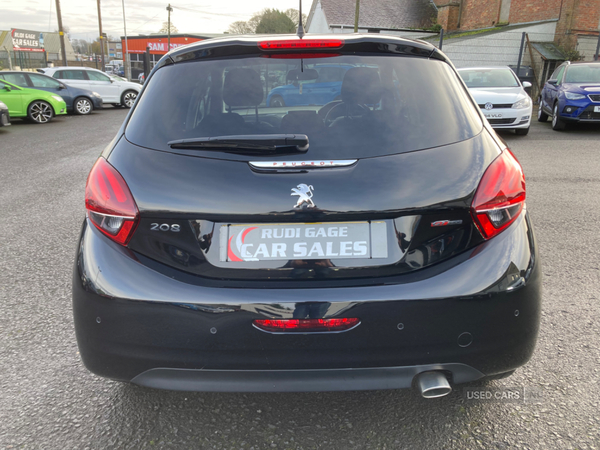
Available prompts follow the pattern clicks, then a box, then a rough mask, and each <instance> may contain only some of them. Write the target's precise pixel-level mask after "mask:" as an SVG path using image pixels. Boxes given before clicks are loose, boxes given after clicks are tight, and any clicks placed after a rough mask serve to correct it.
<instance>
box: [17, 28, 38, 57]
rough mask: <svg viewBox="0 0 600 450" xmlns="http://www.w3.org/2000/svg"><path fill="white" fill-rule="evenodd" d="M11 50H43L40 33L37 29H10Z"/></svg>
mask: <svg viewBox="0 0 600 450" xmlns="http://www.w3.org/2000/svg"><path fill="white" fill-rule="evenodd" d="M11 35H12V41H13V50H15V51H22V52H43V51H44V44H43V41H42V34H41V33H40V32H38V31H28V30H18V29H15V28H13V29H12V30H11Z"/></svg>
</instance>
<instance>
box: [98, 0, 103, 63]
mask: <svg viewBox="0 0 600 450" xmlns="http://www.w3.org/2000/svg"><path fill="white" fill-rule="evenodd" d="M97 3H98V27H99V28H100V55H102V56H101V61H102V66H101V67H100V70H101V71H102V72H104V35H103V34H102V15H101V14H100V0H97Z"/></svg>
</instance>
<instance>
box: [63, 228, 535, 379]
mask: <svg viewBox="0 0 600 450" xmlns="http://www.w3.org/2000/svg"><path fill="white" fill-rule="evenodd" d="M423 270H428V269H423ZM540 300H541V277H540V266H539V262H538V258H537V253H536V250H535V239H534V236H533V232H532V230H531V228H530V225H529V223H528V220H526V218H525V217H524V216H522V217H521V218H519V219H518V220H517V221H516V222H515V224H513V225H512V226H511V227H510V228H509V229H507V230H506V231H505V232H504V233H502V234H501V235H499V236H498V237H496V238H494V239H492V240H491V241H489V242H486V243H484V244H482V245H480V246H479V247H476V248H475V249H472V250H470V255H469V257H468V258H467V259H466V260H465V261H463V262H461V263H460V264H456V265H455V266H454V267H451V268H450V269H448V270H446V271H444V272H442V273H433V271H432V276H431V277H429V278H426V279H422V280H420V281H415V282H411V283H405V284H394V285H385V284H382V285H378V286H365V287H351V288H314V289H313V288H311V289H268V288H265V289H231V288H225V287H223V288H214V287H205V286H201V285H200V284H196V285H192V284H188V283H183V282H180V281H177V280H174V279H172V278H169V277H167V276H164V275H162V274H159V273H157V272H155V271H152V270H151V269H149V268H148V267H146V266H144V265H142V264H141V263H140V262H138V261H137V260H136V256H135V254H134V253H133V252H131V251H130V250H128V249H126V248H122V247H120V246H118V245H117V244H113V243H112V242H110V241H109V240H108V239H107V238H105V237H104V236H102V235H101V234H100V233H99V232H98V231H97V230H95V228H94V227H93V226H91V227H88V226H87V225H86V224H84V227H83V230H82V236H81V241H80V247H79V251H78V255H77V261H76V265H75V271H74V280H73V308H74V316H75V328H76V334H77V340H78V344H79V348H80V352H81V356H82V359H83V362H84V364H85V365H86V367H87V368H88V369H89V370H90V371H92V372H94V373H96V374H98V375H101V376H104V377H108V378H114V379H119V380H124V381H132V382H134V383H136V384H140V385H144V386H149V387H157V388H165V389H181V390H199V391H321V390H354V389H389V388H402V387H409V386H410V384H411V382H412V379H413V377H414V376H415V375H416V374H418V373H420V372H422V371H426V370H444V371H446V372H447V373H448V375H449V377H450V378H451V380H452V381H453V382H454V383H460V382H466V381H472V380H476V379H478V378H481V377H482V376H485V375H493V374H498V373H503V372H507V371H510V370H514V369H516V368H517V367H519V366H521V365H523V364H525V363H526V362H527V361H528V360H529V358H530V357H531V354H532V353H533V349H534V346H535V342H536V338H537V333H538V326H539V316H540V306H541V305H540ZM292 317H296V318H297V317H310V318H317V317H358V318H360V320H361V325H360V326H358V327H356V328H355V329H352V330H350V331H348V332H344V333H337V334H327V333H326V334H313V335H311V334H302V335H289V334H288V335H274V334H269V333H265V332H262V331H259V330H257V329H256V328H254V327H253V326H252V321H253V320H254V319H258V318H292Z"/></svg>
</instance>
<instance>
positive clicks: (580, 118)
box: [538, 61, 600, 130]
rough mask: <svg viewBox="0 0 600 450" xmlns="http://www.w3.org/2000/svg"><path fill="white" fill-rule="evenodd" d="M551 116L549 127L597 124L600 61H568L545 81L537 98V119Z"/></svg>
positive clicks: (542, 119) (599, 114) (544, 120)
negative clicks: (570, 124) (569, 124)
mask: <svg viewBox="0 0 600 450" xmlns="http://www.w3.org/2000/svg"><path fill="white" fill-rule="evenodd" d="M548 117H552V129H554V130H564V129H565V127H566V125H567V124H568V123H576V122H590V123H600V62H570V61H567V62H565V63H563V64H561V65H560V66H558V67H557V68H556V70H555V71H554V73H553V74H552V75H551V76H550V79H548V81H546V84H545V85H544V88H543V89H542V92H541V94H540V98H539V109H538V120H539V121H540V122H546V121H547V120H548Z"/></svg>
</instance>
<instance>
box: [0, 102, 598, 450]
mask: <svg viewBox="0 0 600 450" xmlns="http://www.w3.org/2000/svg"><path fill="white" fill-rule="evenodd" d="M126 113H127V111H126V110H124V109H116V108H112V107H108V108H106V109H104V110H101V111H98V112H95V113H94V114H93V115H92V116H89V117H81V116H68V117H61V118H58V119H56V120H55V121H53V122H52V123H49V124H47V125H34V124H29V123H26V122H21V121H18V120H15V121H14V124H13V126H11V127H8V128H6V129H2V128H0V208H1V209H0V450H2V449H51V450H54V449H57V450H69V449H77V450H80V449H81V450H83V449H155V448H157V449H213V448H214V449H255V450H258V449H271V448H276V449H355V448H356V449H432V450H433V449H436V450H437V449H478V448H481V449H503V450H504V449H578V450H584V449H600V382H599V380H600V301H599V298H600V240H599V234H600V226H599V224H600V127H599V126H596V127H594V126H576V127H572V128H571V129H569V130H568V131H566V132H555V131H552V129H551V127H550V123H545V124H540V123H537V122H534V123H533V124H532V129H531V132H530V134H529V135H528V136H525V137H520V136H515V135H514V134H513V133H511V132H503V133H502V134H501V136H502V137H503V138H504V139H506V141H507V142H508V144H509V145H510V147H511V148H512V150H513V151H514V153H515V154H516V156H517V157H518V158H519V160H520V161H521V163H522V165H523V167H524V170H525V174H526V177H527V187H528V191H527V207H528V210H529V212H530V214H531V217H532V220H533V224H534V226H535V231H536V233H537V238H538V244H539V246H540V250H541V256H542V263H543V272H544V295H543V299H544V300H543V302H544V303H543V315H542V323H541V332H540V336H539V341H538V344H537V348H536V351H535V354H534V356H533V358H532V360H531V361H530V362H529V363H528V364H527V365H526V366H524V367H522V368H521V369H519V370H517V372H516V373H515V374H514V375H513V376H512V377H510V378H507V379H503V380H498V381H493V382H489V383H488V384H485V385H482V386H481V387H482V389H484V390H485V391H486V392H491V393H492V396H493V397H494V398H492V399H489V400H474V399H470V398H467V395H466V394H465V392H464V390H463V387H461V386H458V387H457V388H456V389H455V390H454V392H452V394H450V395H449V396H447V397H444V398H441V399H435V400H425V399H423V398H421V397H420V396H419V395H418V393H417V392H416V391H411V390H399V391H374V392H341V393H340V392H336V393H308V394H306V393H302V394H216V393H209V394H207V393H185V392H168V391H159V390H151V389H145V388H140V387H136V386H133V385H127V384H123V383H118V382H114V381H110V380H106V379H102V378H99V377H96V376H95V375H92V374H91V373H89V372H88V371H87V370H86V369H85V368H84V367H83V365H82V363H81V360H80V358H79V355H78V349H77V344H76V341H75V334H74V330H73V319H72V311H71V276H72V268H73V262H74V257H75V248H76V243H77V237H78V234H79V230H80V226H81V222H82V221H83V219H84V215H85V210H84V188H85V181H86V177H87V174H88V172H89V170H90V168H91V167H92V164H93V163H94V161H95V159H96V158H97V157H98V155H99V154H100V152H101V151H102V149H103V148H104V146H105V145H107V144H108V143H109V142H110V140H111V139H112V138H113V136H114V134H115V133H116V131H117V130H118V128H119V126H120V125H121V123H122V121H123V119H124V118H125V116H126ZM475 386H477V385H470V387H475ZM508 392H519V393H520V394H519V395H520V398H518V399H515V398H512V399H508V398H506V393H508ZM497 393H500V395H498V394H497ZM523 393H525V394H526V395H527V399H523ZM503 396H504V397H503Z"/></svg>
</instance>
